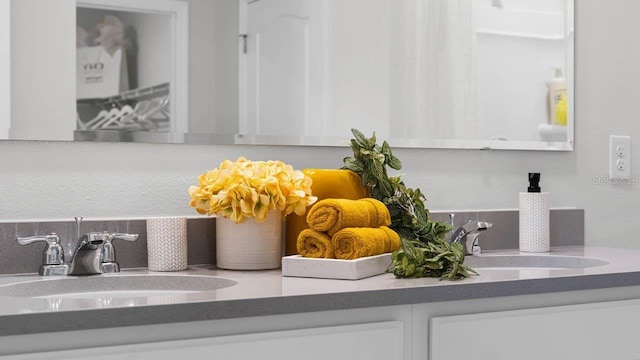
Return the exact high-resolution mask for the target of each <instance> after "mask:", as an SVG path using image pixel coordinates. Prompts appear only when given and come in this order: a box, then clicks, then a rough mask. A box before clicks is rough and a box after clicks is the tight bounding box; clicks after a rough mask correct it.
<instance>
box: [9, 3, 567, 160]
mask: <svg viewBox="0 0 640 360" xmlns="http://www.w3.org/2000/svg"><path fill="white" fill-rule="evenodd" d="M41 1H46V0H41ZM110 1H115V0H103V2H104V3H105V4H106V3H109V2H110ZM166 1H174V0H166ZM13 2H15V0H13ZM187 2H188V3H189V6H190V11H189V14H190V19H189V26H190V29H191V31H190V36H191V38H190V44H189V47H190V51H189V53H190V57H189V67H190V73H191V76H190V78H189V98H190V100H189V117H188V119H171V121H176V122H184V123H185V125H184V127H182V128H188V129H189V130H188V132H187V133H186V134H185V136H184V137H180V139H181V141H185V142H189V143H226V144H233V143H235V144H279V145H329V146H344V145H345V144H346V143H347V141H348V139H349V138H350V137H351V132H350V129H351V128H358V129H360V130H361V131H363V132H364V133H372V132H375V133H376V135H377V137H378V138H379V139H381V140H382V139H386V140H389V141H390V143H391V144H392V145H393V146H394V147H427V148H471V149H489V148H491V149H531V150H571V149H572V148H573V126H574V118H573V107H572V104H573V99H572V98H573V78H572V75H573V38H574V32H573V30H574V29H573V0H402V1H398V0H296V1H295V2H292V1H286V0H238V1H236V0H229V1H212V2H201V1H187ZM49 10H50V9H49ZM222 11H224V14H226V15H225V16H221V15H220V13H221V12H222ZM230 13H231V14H232V15H233V16H229V14H230ZM208 14H217V15H216V16H217V17H215V18H214V19H213V20H214V21H212V19H211V16H208ZM12 15H15V12H14V9H12ZM31 17H32V18H33V14H31ZM36 17H37V16H36ZM12 19H18V20H15V21H14V23H15V22H16V21H20V19H21V18H20V17H17V18H16V17H12ZM240 25H241V26H240ZM239 26H240V29H241V34H242V35H243V36H240V37H239V38H238V34H237V29H238V28H239ZM14 29H15V27H14V24H12V32H13V31H14ZM137 32H138V33H141V31H139V30H138V31H137ZM142 33H144V32H142ZM214 33H215V36H207V35H211V34H214ZM245 35H246V36H245ZM212 38H213V39H214V40H215V45H214V44H212V43H213V42H214V41H212ZM13 39H15V36H14V34H13V33H12V40H13ZM14 41H15V40H14ZM140 41H144V40H141V39H138V42H140ZM165 43H170V40H167V41H165ZM141 46H142V45H141ZM14 49H15V45H14V44H13V43H12V51H13V50H14ZM12 56H13V55H12ZM12 59H13V61H14V63H15V56H13V57H12ZM205 64H209V65H208V66H207V68H205ZM211 64H213V65H211ZM144 66H145V65H144V64H140V63H137V67H138V68H140V67H144ZM209 68H210V69H209ZM72 76H73V75H72ZM238 79H240V80H239V81H238ZM16 80H17V81H20V79H16ZM16 80H14V82H15V81H16ZM133 82H135V81H133ZM43 86H46V84H43ZM56 91H59V90H56ZM70 91H72V92H73V93H74V94H75V91H73V90H70ZM171 91H176V92H179V91H180V89H178V88H174V87H172V88H171ZM74 100H75V99H74ZM15 103H16V102H15V101H14V99H12V104H15ZM134 105H135V104H131V107H134ZM18 113H19V112H18ZM18 121H20V119H19V118H17V117H16V118H14V119H13V122H12V123H11V124H10V126H11V127H14V126H15V122H18ZM64 124H65V125H64V126H71V127H72V128H71V129H70V130H69V131H71V133H73V131H75V130H77V128H76V125H77V124H76V123H73V122H71V121H66V122H64ZM1 126H2V123H0V127H1ZM171 128H176V127H175V126H174V127H169V130H164V131H170V129H171ZM58 131H59V130H58ZM112 131H119V130H112ZM127 131H128V132H131V130H121V132H127ZM156 131H157V130H156ZM9 133H10V134H11V131H9ZM0 134H1V133H0ZM24 138H25V139H34V138H33V137H31V136H27V137H24ZM14 139H21V138H20V137H18V138H15V137H14ZM37 139H40V140H68V139H48V138H46V136H42V138H37ZM71 139H73V137H72V135H71ZM116 139H118V138H116ZM130 139H131V137H129V139H127V138H122V137H120V138H119V140H120V141H137V140H130ZM141 139H142V140H141V141H145V140H144V139H145V137H141ZM104 140H105V141H109V139H106V138H105V139H104Z"/></svg>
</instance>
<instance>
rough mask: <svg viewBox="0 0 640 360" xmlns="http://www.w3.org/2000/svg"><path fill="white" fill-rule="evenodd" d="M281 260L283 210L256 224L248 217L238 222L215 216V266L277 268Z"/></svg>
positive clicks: (274, 212) (239, 268)
mask: <svg viewBox="0 0 640 360" xmlns="http://www.w3.org/2000/svg"><path fill="white" fill-rule="evenodd" d="M281 260H282V219H281V216H280V211H270V212H269V214H268V215H267V219H266V220H265V221H264V222H262V223H257V222H255V221H254V220H253V219H247V220H246V221H245V222H244V223H241V224H236V223H235V222H234V221H232V220H229V219H225V218H223V217H217V218H216V266H217V267H218V268H220V269H228V270H266V269H277V268H279V267H280V264H281Z"/></svg>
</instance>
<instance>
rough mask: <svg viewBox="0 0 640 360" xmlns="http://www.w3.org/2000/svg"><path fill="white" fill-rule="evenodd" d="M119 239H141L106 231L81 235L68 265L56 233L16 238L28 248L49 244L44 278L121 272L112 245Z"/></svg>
mask: <svg viewBox="0 0 640 360" xmlns="http://www.w3.org/2000/svg"><path fill="white" fill-rule="evenodd" d="M76 221H78V219H76ZM116 239H121V240H125V241H135V240H137V239H138V234H124V233H109V232H107V231H103V232H90V233H87V234H85V235H82V236H80V237H79V238H78V241H77V243H76V245H75V247H74V250H73V252H72V253H71V260H70V261H69V262H65V258H64V249H63V247H62V244H61V242H60V237H59V236H58V235H57V234H55V233H51V234H49V235H36V236H28V237H17V238H16V241H17V242H18V243H19V244H20V245H28V244H32V243H34V242H45V243H47V246H46V247H45V249H44V252H43V254H42V265H41V266H40V269H39V271H38V273H39V274H40V275H42V276H64V275H89V274H103V273H113V272H120V265H119V264H118V262H116V254H115V249H114V247H113V241H114V240H116Z"/></svg>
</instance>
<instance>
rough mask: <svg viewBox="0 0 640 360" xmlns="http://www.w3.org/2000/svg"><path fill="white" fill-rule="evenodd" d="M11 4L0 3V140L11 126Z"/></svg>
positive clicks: (6, 135) (7, 2)
mask: <svg viewBox="0 0 640 360" xmlns="http://www.w3.org/2000/svg"><path fill="white" fill-rule="evenodd" d="M10 49H11V3H10V2H9V0H2V1H0V139H8V138H9V127H10V126H11V51H10Z"/></svg>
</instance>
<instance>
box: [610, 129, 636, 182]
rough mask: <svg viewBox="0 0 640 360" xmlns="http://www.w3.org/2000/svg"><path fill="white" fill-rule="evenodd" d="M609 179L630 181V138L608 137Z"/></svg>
mask: <svg viewBox="0 0 640 360" xmlns="http://www.w3.org/2000/svg"><path fill="white" fill-rule="evenodd" d="M609 178H611V179H618V180H631V136H617V135H610V136H609Z"/></svg>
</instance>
